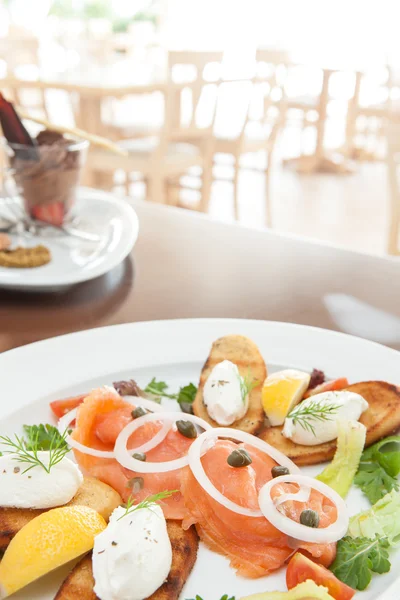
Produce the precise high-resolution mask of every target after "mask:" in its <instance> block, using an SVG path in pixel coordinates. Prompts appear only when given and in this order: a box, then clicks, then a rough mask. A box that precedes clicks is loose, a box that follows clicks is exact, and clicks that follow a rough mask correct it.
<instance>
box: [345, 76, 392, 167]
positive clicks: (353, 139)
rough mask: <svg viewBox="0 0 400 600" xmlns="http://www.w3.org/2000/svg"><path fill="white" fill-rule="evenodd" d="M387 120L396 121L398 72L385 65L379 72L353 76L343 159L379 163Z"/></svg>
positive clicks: (384, 140) (385, 138) (384, 149)
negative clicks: (345, 157) (377, 161)
mask: <svg viewBox="0 0 400 600" xmlns="http://www.w3.org/2000/svg"><path fill="white" fill-rule="evenodd" d="M390 120H392V121H394V120H400V71H399V69H398V68H395V67H393V66H390V65H387V66H386V68H383V69H380V70H379V71H376V70H375V71H372V72H368V71H367V72H361V71H358V72H356V73H355V82H354V92H353V95H352V97H351V99H350V100H349V105H348V112H347V120H346V142H345V148H344V151H345V153H346V155H347V156H349V157H350V158H352V159H355V160H365V161H374V160H382V159H383V157H384V153H385V151H386V141H387V131H386V128H387V123H388V122H389V121H390Z"/></svg>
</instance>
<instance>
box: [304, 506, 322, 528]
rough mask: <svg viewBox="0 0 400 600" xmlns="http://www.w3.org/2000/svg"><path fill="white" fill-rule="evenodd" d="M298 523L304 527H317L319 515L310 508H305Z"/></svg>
mask: <svg viewBox="0 0 400 600" xmlns="http://www.w3.org/2000/svg"><path fill="white" fill-rule="evenodd" d="M300 523H301V524H302V525H306V527H318V525H319V514H318V513H317V512H315V510H311V508H306V509H305V510H303V512H302V513H301V515H300Z"/></svg>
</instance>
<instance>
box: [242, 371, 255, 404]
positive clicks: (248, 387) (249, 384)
mask: <svg viewBox="0 0 400 600" xmlns="http://www.w3.org/2000/svg"><path fill="white" fill-rule="evenodd" d="M239 383H240V395H241V396H242V401H243V402H245V400H246V396H247V395H248V394H250V392H251V391H252V390H253V389H254V388H255V387H257V386H258V384H259V383H260V382H259V381H257V379H253V377H252V374H251V369H250V368H249V369H248V371H247V373H246V375H245V376H244V377H243V376H242V375H240V373H239Z"/></svg>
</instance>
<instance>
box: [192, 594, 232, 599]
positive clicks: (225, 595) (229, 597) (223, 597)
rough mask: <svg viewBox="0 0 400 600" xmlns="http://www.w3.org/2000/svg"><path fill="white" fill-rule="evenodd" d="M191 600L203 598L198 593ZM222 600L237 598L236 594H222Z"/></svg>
mask: <svg viewBox="0 0 400 600" xmlns="http://www.w3.org/2000/svg"><path fill="white" fill-rule="evenodd" d="M191 600H203V598H202V597H201V596H199V595H198V594H196V597H195V598H192V599H191ZM221 600H235V596H229V594H224V596H222V598H221Z"/></svg>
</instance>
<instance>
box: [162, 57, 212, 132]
mask: <svg viewBox="0 0 400 600" xmlns="http://www.w3.org/2000/svg"><path fill="white" fill-rule="evenodd" d="M222 63H223V52H200V51H189V52H186V51H185V52H183V51H170V52H169V53H168V82H169V86H168V88H169V89H168V93H167V96H168V101H167V102H166V105H168V110H167V109H166V113H167V119H168V117H169V119H170V121H169V123H168V122H167V124H166V127H169V128H170V132H169V133H170V136H171V138H172V139H174V140H191V139H199V138H206V137H209V136H211V134H212V130H213V126H214V121H215V114H216V104H217V91H218V86H219V84H220V82H221V79H222ZM167 119H166V121H167Z"/></svg>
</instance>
